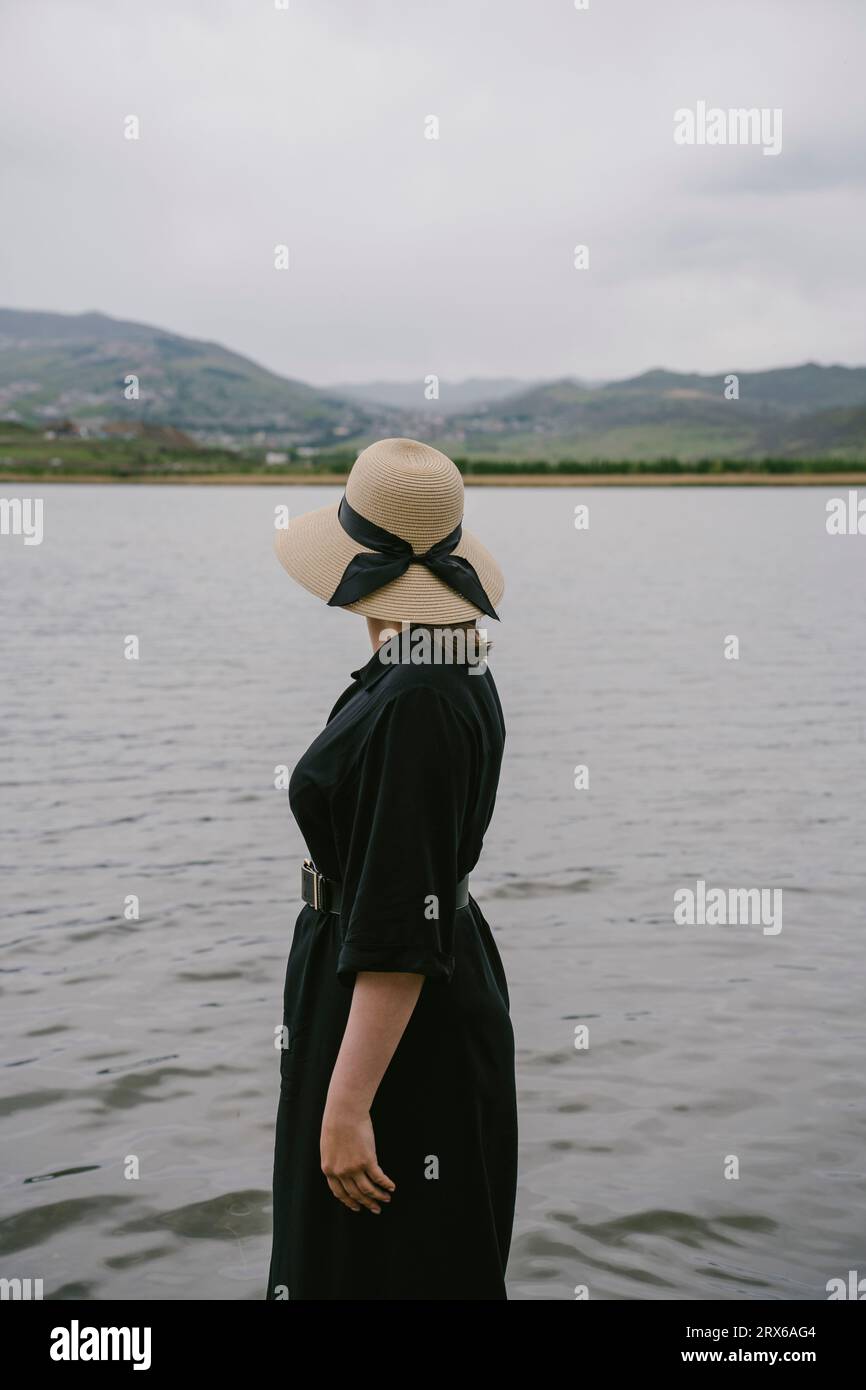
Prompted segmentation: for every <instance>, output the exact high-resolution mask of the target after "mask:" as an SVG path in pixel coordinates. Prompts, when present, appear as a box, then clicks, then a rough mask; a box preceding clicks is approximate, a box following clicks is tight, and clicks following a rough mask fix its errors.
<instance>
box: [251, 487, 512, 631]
mask: <svg viewBox="0 0 866 1390" xmlns="http://www.w3.org/2000/svg"><path fill="white" fill-rule="evenodd" d="M339 505H340V504H339V502H334V503H331V504H329V505H328V506H327V507H317V508H316V510H315V511H312V512H304V514H303V515H302V516H298V517H294V518H293V519H292V520H291V521H289V524H288V526H286V527H283V528H281V529H280V530H278V531H277V532H276V535H275V539H274V550H275V551H276V554H277V559H278V560H279V562H280V564H281V565H282V566H283V568H284V569H285V570H286V571H287V573H288V574H290V575H291V576H292V579H294V580H295V581H296V582H297V583H298V584H301V585H302V586H303V587H304V588H305V589H307V590H308V591H309V592H310V593H311V594H315V595H316V597H317V598H320V599H324V601H325V602H326V603H327V601H328V599H329V598H330V597H331V595H332V594H333V593H334V590H335V589H336V587H337V585H338V584H339V582H340V580H341V579H342V577H343V572H344V570H345V568H346V566H347V565H348V563H349V561H350V560H351V559H352V556H353V555H358V554H359V553H361V552H362V551H366V550H367V547H366V546H363V545H359V544H358V542H357V541H354V540H352V537H351V536H348V535H347V534H346V532H345V531H344V530H343V528H342V526H341V525H340V522H339V520H338V518H337V509H338V507H339ZM454 554H455V555H462V556H463V558H464V559H466V560H468V561H469V563H470V564H471V565H472V566H473V567H474V568H475V571H476V573H477V575H478V578H479V579H480V580H481V584H482V586H483V588H484V591H485V593H486V594H487V596H488V598H489V599H490V602H491V604H492V606H493V607H494V608H496V606H497V604H498V603H499V600H500V599H501V598H502V595H503V593H504V592H505V580H504V579H503V576H502V571H501V570H500V568H499V566H498V565H497V563H496V561H495V560H494V558H493V556H492V555H491V554H490V552H489V550H486V549H485V547H484V546H483V545H482V544H481V542H480V541H479V540H478V539H477V537H475V536H473V535H472V533H471V532H470V531H467V530H466V529H465V528H464V530H463V534H462V536H461V537H460V543H459V545H457V546H455V549H454ZM345 607H346V609H347V610H348V612H350V613H363V614H365V615H366V616H367V617H369V618H383V619H385V620H390V621H391V622H396V623H457V622H465V621H466V620H467V619H469V618H476V617H480V616H487V615H486V614H483V612H482V609H480V608H476V606H475V604H474V603H470V602H469V600H468V599H465V598H464V597H463V595H462V594H458V593H457V592H456V591H455V590H454V589H451V588H449V586H448V585H447V584H444V583H443V582H442V580H441V579H438V578H437V577H436V575H435V574H431V572H430V570H428V569H427V567H426V566H425V565H410V566H409V568H408V570H407V571H406V573H405V574H402V575H401V576H400V578H399V579H393V580H391V582H390V583H389V584H384V585H382V587H381V588H380V589H374V590H373V592H372V593H370V594H366V595H365V596H364V598H360V599H358V601H357V602H356V603H347V604H346V605H345Z"/></svg>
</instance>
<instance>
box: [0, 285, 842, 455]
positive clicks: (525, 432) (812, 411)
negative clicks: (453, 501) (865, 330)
mask: <svg viewBox="0 0 866 1390" xmlns="http://www.w3.org/2000/svg"><path fill="white" fill-rule="evenodd" d="M130 374H134V375H136V376H137V377H138V378H139V381H140V393H141V394H140V399H139V400H137V401H127V400H125V398H124V380H125V378H126V377H127V376H129V375H130ZM738 379H739V398H738V399H737V400H726V399H725V377H724V376H723V375H721V374H713V375H708V374H701V373H697V372H671V371H667V370H663V369H660V368H656V369H653V370H651V371H647V372H643V373H641V375H639V376H636V377H630V378H628V379H626V380H624V381H608V382H604V383H589V382H586V381H579V380H576V379H575V378H574V377H563V378H561V379H560V380H557V381H547V382H540V383H534V384H530V383H525V382H521V381H520V380H519V379H517V378H498V377H497V378H490V379H489V380H483V379H477V378H475V379H469V380H466V381H461V382H452V383H448V382H444V383H442V384H441V386H440V398H439V400H437V401H425V400H424V392H423V382H422V381H420V380H419V381H416V382H397V383H394V382H382V381H379V382H375V381H374V382H367V383H361V384H357V383H356V384H355V385H346V386H342V387H339V388H334V389H333V390H327V391H325V390H319V389H317V388H315V387H313V386H308V385H307V384H305V383H304V382H300V381H292V380H289V379H288V378H285V377H281V376H278V375H277V374H276V373H275V372H270V371H267V370H266V369H265V368H264V367H260V366H258V365H257V364H256V363H255V362H251V361H250V360H249V358H246V357H242V356H240V355H239V354H238V353H233V352H229V351H228V350H227V349H226V348H223V347H220V346H219V345H218V344H217V343H209V342H201V341H199V340H197V339H193V338H184V337H181V336H180V335H179V334H176V333H168V332H165V331H164V330H162V329H159V328H154V327H152V326H150V325H147V324H142V323H128V322H125V321H123V320H120V319H113V318H109V317H108V316H107V315H105V314H98V313H90V314H50V313H30V312H26V311H22V310H16V309H0V418H2V417H5V418H6V419H7V420H11V421H13V422H14V421H16V420H19V421H22V422H24V423H26V424H31V425H37V426H40V427H41V428H42V429H43V430H44V429H46V428H48V427H49V426H50V427H51V428H52V429H53V428H54V427H55V426H56V424H57V423H58V422H63V421H70V420H71V421H76V422H80V424H81V425H84V426H92V427H94V428H95V429H96V430H98V431H101V432H102V433H109V434H110V433H117V432H118V431H119V429H120V427H121V426H124V427H126V428H125V429H124V430H123V433H128V434H129V435H130V436H138V437H141V438H147V437H148V436H147V435H146V433H142V432H143V431H146V430H147V429H151V430H152V429H156V428H158V429H162V430H165V429H168V428H172V429H174V430H180V431H182V432H184V433H186V434H188V435H192V436H193V437H194V438H195V439H196V440H197V441H198V442H209V443H216V444H220V445H223V444H232V445H233V443H234V442H235V441H236V440H249V439H250V438H251V437H253V439H254V440H255V437H256V436H259V437H258V441H257V442H258V443H262V442H263V441H265V440H266V441H267V443H268V444H270V443H271V441H273V442H274V444H277V445H281V444H285V445H304V446H309V448H310V450H311V451H315V450H317V449H330V450H334V449H336V448H339V449H340V450H341V451H345V452H346V453H349V452H350V451H354V450H356V449H357V448H358V447H360V446H362V445H363V444H365V443H368V442H369V441H370V440H371V439H375V438H383V437H385V436H389V435H408V436H409V437H412V438H422V439H429V440H430V442H431V443H434V444H436V445H438V447H439V448H441V449H444V450H445V452H446V453H448V454H450V455H451V456H452V458H453V457H458V458H459V457H466V458H476V459H479V458H480V459H484V458H490V459H494V460H495V459H501V460H503V461H505V460H515V461H519V460H523V459H525V460H533V459H544V460H548V461H550V462H554V463H555V462H557V461H559V460H568V459H574V460H577V461H591V460H629V459H633V460H641V459H644V460H646V459H649V460H652V459H660V458H676V459H680V460H682V461H684V462H686V461H689V460H694V459H726V458H728V459H749V458H762V457H776V458H792V459H794V458H823V457H826V458H840V459H864V460H866V367H842V366H826V367H825V366H820V365H818V364H817V363H815V362H807V363H804V364H803V365H802V366H799V367H784V368H778V369H774V370H770V371H761V372H741V373H739V374H738ZM350 397H351V398H350ZM106 427H111V428H110V429H109V428H106Z"/></svg>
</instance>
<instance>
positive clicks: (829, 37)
mask: <svg viewBox="0 0 866 1390" xmlns="http://www.w3.org/2000/svg"><path fill="white" fill-rule="evenodd" d="M0 16H2V38H3V49H4V55H5V56H4V64H3V69H4V71H3V83H2V89H0V110H2V122H0V148H2V159H3V191H4V200H5V214H4V218H3V233H2V269H0V304H3V305H5V306H10V307H14V308H29V309H47V310H61V311H65V312H80V311H82V310H88V309H98V310H101V311H103V312H104V313H108V314H112V315H115V316H118V317H122V318H131V319H138V320H141V321H144V322H148V323H155V324H158V325H160V326H162V327H165V328H168V329H171V330H174V331H176V332H178V333H183V334H186V335H189V336H192V337H199V338H211V339H215V340H217V341H218V342H220V343H222V344H224V345H225V346H227V347H230V348H233V349H235V350H237V351H240V352H242V353H245V354H247V355H248V356H250V357H252V358H254V359H256V360H257V361H259V362H262V363H264V364H265V365H267V366H269V367H271V368H273V369H274V370H277V371H280V372H283V373H285V374H286V375H289V376H293V377H299V378H302V379H304V380H306V381H311V382H313V383H316V384H323V385H324V384H328V383H332V382H337V381H341V380H369V379H373V378H381V377H389V378H394V379H400V380H409V379H413V378H423V377H424V376H425V375H426V374H427V373H436V374H438V375H439V376H440V377H441V378H443V379H446V380H447V379H456V378H461V377H466V376H499V375H508V376H512V375H513V376H520V377H526V378H547V377H555V376H565V375H576V376H585V377H605V378H607V377H616V376H625V375H630V374H633V373H636V372H639V371H643V370H645V369H646V368H648V367H653V366H667V367H671V368H675V369H679V370H702V371H724V370H737V369H741V370H749V369H754V368H758V367H764V366H784V365H791V364H794V363H797V362H800V361H804V360H809V359H811V360H816V361H820V362H827V363H829V362H845V363H848V364H852V365H853V364H863V363H866V344H864V325H866V275H864V268H866V267H864V263H866V236H864V225H866V196H864V193H866V190H864V184H866V149H864V146H866V83H864V80H863V73H864V71H866V3H864V0H724V3H723V0H717V3H710V0H660V3H653V0H590V8H589V10H588V11H586V12H579V11H578V10H576V9H575V6H574V0H436V2H435V3H424V0H288V9H287V10H279V9H277V8H276V7H275V3H274V0H0ZM698 101H706V102H707V103H708V104H709V105H711V106H720V107H723V108H725V109H728V108H730V107H752V106H754V107H759V108H761V107H766V108H777V107H778V108H781V109H782V113H783V115H782V149H781V153H780V154H779V155H778V156H776V157H773V156H766V155H764V154H763V153H762V150H761V148H760V147H759V146H730V145H729V146H715V147H710V146H708V145H700V146H699V145H695V146H692V147H682V146H677V145H676V144H675V143H674V140H673V129H674V116H673V113H674V111H675V110H676V109H677V108H682V107H691V108H694V107H695V106H696V103H697V102H698ZM130 114H132V115H136V116H137V117H138V118H139V120H140V123H141V138H140V139H139V140H138V141H137V142H135V141H129V140H125V139H124V138H123V131H124V125H123V123H124V118H125V117H126V116H128V115H130ZM430 115H434V116H436V117H437V118H438V120H439V123H440V138H439V139H438V140H428V139H425V119H426V118H427V117H428V116H430ZM278 243H285V244H287V245H288V247H289V256H290V268H289V270H288V271H278V270H275V269H274V268H273V259H274V253H273V248H274V246H275V245H276V244H278ZM578 243H584V244H587V245H588V246H589V249H590V267H589V270H585V271H578V270H575V269H574V266H573V253H574V247H575V245H576V244H578Z"/></svg>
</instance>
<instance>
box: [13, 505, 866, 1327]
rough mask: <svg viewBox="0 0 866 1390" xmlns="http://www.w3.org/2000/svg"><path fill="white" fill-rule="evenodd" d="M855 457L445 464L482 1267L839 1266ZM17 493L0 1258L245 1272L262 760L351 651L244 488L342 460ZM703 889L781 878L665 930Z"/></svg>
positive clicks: (544, 1296) (859, 615)
mask: <svg viewBox="0 0 866 1390" xmlns="http://www.w3.org/2000/svg"><path fill="white" fill-rule="evenodd" d="M32 491H33V487H32V485H30V486H28V485H25V484H18V485H15V486H14V488H12V487H11V485H7V487H6V492H5V494H4V495H16V496H26V495H30V494H31V493H32ZM845 491H846V490H845V489H840V488H835V489H834V488H832V487H830V488H825V487H816V488H810V487H804V488H780V487H774V488H766V489H763V488H760V489H755V488H739V487H726V488H724V489H722V488H718V489H716V488H695V489H691V488H681V489H659V488H640V487H629V488H617V487H612V488H607V487H594V488H591V489H589V488H587V489H584V490H581V488H580V486H579V484H577V483H576V484H575V487H574V488H573V489H572V488H556V489H547V488H537V489H536V488H519V489H513V490H511V489H508V488H478V489H471V488H470V489H468V490H467V513H466V521H467V525H468V526H469V527H470V528H471V529H473V530H475V531H476V532H477V533H478V534H479V536H480V538H481V539H482V540H483V541H484V543H485V544H486V545H487V546H488V547H489V548H490V549H491V550H492V551H493V552H494V554H495V555H496V556H497V558H498V559H499V560H500V563H501V565H502V568H503V570H504V572H505V576H506V584H507V588H506V594H505V598H504V600H503V602H502V604H501V605H500V606H499V611H500V614H501V617H502V623H501V624H496V623H494V622H490V624H489V632H490V635H491V636H492V638H493V649H492V652H491V656H490V663H491V668H492V669H493V671H494V674H495V677H496V681H497V685H498V688H499V692H500V696H501V699H502V702H503V706H504V710H505V716H506V722H507V728H508V736H507V742H506V754H505V763H504V767H503V775H502V781H501V784H500V791H499V799H498V803H497V809H496V813H495V816H494V819H493V823H492V825H491V828H490V830H489V832H488V836H487V841H486V844H485V850H484V854H483V856H482V859H481V862H480V864H479V866H478V868H477V869H476V871H475V873H474V874H473V893H474V895H475V897H476V898H477V899H478V901H479V903H480V905H481V907H482V910H483V912H484V914H485V916H486V917H487V919H488V921H489V922H490V924H491V926H492V927H493V929H494V932H495V935H496V940H497V943H498V945H499V949H500V952H501V954H502V958H503V961H504V964H505V968H506V972H507V975H508V979H509V987H510V991H511V1002H512V1017H513V1020H514V1027H515V1033H516V1038H517V1046H518V1086H519V1101H520V1128H521V1150H520V1187H519V1193H518V1208H517V1217H516V1225H515V1233H514V1241H513V1245H512V1254H511V1262H510V1267H509V1296H510V1298H512V1299H526V1300H550V1299H554V1300H573V1299H574V1298H575V1290H576V1289H577V1288H584V1287H585V1289H586V1290H587V1292H588V1295H589V1297H590V1298H591V1299H701V1300H704V1299H718V1298H721V1299H730V1300H741V1299H797V1300H820V1299H825V1298H826V1297H827V1294H826V1285H827V1281H828V1280H829V1279H831V1278H837V1277H842V1278H846V1277H847V1272H848V1270H849V1269H858V1270H859V1271H860V1274H861V1275H866V1235H864V1221H863V1210H864V1197H866V1160H864V1154H866V1113H864V1094H863V1090H864V1088H863V1057H864V1047H866V1023H864V1017H866V1011H864V1002H866V1000H864V992H866V991H864V968H863V941H864V927H866V920H864V918H866V913H864V895H866V873H864V846H863V834H864V832H863V822H864V786H866V582H864V580H866V537H864V536H830V535H828V534H827V530H826V527H825V505H826V502H827V499H828V498H829V497H832V496H836V495H838V494H839V493H840V492H841V493H843V494H844V492H845ZM38 495H40V496H43V497H44V499H45V503H44V539H43V543H42V544H41V545H38V546H35V545H34V546H25V545H24V544H23V542H22V540H21V538H20V537H12V536H3V537H0V565H2V587H0V618H2V633H3V719H2V726H0V740H2V744H0V749H2V769H0V781H2V784H3V808H4V810H3V838H2V856H0V857H2V884H3V893H2V946H3V951H2V979H0V986H2V1002H3V1009H2V1025H0V1027H2V1042H3V1068H4V1082H5V1084H4V1086H3V1101H2V1112H3V1125H2V1148H3V1164H2V1181H0V1255H2V1258H0V1276H5V1277H7V1278H12V1277H16V1276H17V1277H21V1278H25V1277H31V1278H42V1279H43V1281H44V1291H45V1296H46V1298H55V1299H70V1298H87V1299H123V1300H132V1299H143V1300H149V1299H169V1300H181V1299H252V1300H259V1299H263V1298H264V1285H265V1280H266V1277H267V1269H268V1256H269V1249H270V1181H271V1164H272V1157H273V1126H274V1120H275V1117H276V1107H277V1100H278V1085H279V1058H278V1054H277V1053H276V1052H275V1051H274V1046H273V1037H274V1028H275V1027H276V1026H278V1025H279V1023H280V1018H281V992H282V985H283V977H284V973H285V962H286V956H287V953H288V948H289V943H290V938H291V930H292V926H293V923H294V919H295V916H296V915H297V912H298V910H299V902H298V891H297V878H298V863H299V859H300V857H301V856H302V854H303V846H302V844H301V841H300V838H299V835H298V832H297V829H296V827H295V825H294V822H293V821H292V820H291V817H290V814H289V810H288V804H287V798H286V794H285V792H284V791H278V790H276V789H275V787H274V776H275V771H274V770H275V768H276V767H277V766H279V765H281V764H287V765H288V766H289V767H291V766H292V764H293V762H294V761H295V759H296V758H297V757H298V755H299V754H300V753H301V752H302V751H303V750H304V748H305V747H306V746H307V744H308V743H309V742H310V741H311V740H312V738H313V737H314V736H315V734H316V733H317V732H318V730H319V729H320V727H321V725H322V723H323V722H324V720H325V718H326V716H327V713H328V711H329V710H330V708H331V706H332V705H333V703H334V701H335V700H336V697H337V695H338V694H339V693H340V692H341V691H342V690H343V689H344V687H345V686H346V685H348V684H349V682H350V676H349V672H350V671H351V670H353V669H355V668H357V667H358V666H359V665H361V664H363V662H364V661H366V660H367V658H368V656H369V654H370V648H369V643H368V638H367V634H366V628H365V624H364V622H363V620H362V619H361V618H359V617H357V616H356V615H353V614H347V613H343V612H338V611H335V610H331V609H328V608H326V607H325V606H324V605H323V604H322V603H320V602H318V601H317V600H315V599H314V598H313V597H312V596H310V595H307V594H306V593H304V591H303V590H301V589H299V588H298V587H297V586H296V585H294V584H293V583H292V582H291V580H290V579H289V578H288V576H287V575H286V574H285V573H284V572H283V570H282V569H281V567H280V566H279V565H278V563H277V561H276V559H275V558H274V556H273V554H272V551H271V542H272V530H273V515H274V507H275V506H276V505H277V504H279V503H281V502H285V503H287V504H288V505H289V507H290V508H291V509H292V511H293V512H295V511H305V510H308V509H309V508H312V507H316V506H321V505H323V504H324V503H326V502H328V501H336V499H337V496H338V493H337V492H336V491H335V490H334V489H327V488H312V487H311V488H298V487H280V486H278V485H275V486H273V487H266V486H262V487H226V488H219V487H213V488H208V487H195V486H153V487H137V486H129V487H124V486H87V485H81V486H72V485H63V484H57V485H46V486H45V487H44V488H42V490H41V492H40V493H39V494H38ZM581 502H585V503H586V504H587V505H588V507H589V526H588V529H584V530H577V529H575V526H574V507H575V505H576V504H577V503H581ZM130 636H135V637H137V638H138V642H139V659H138V660H127V659H125V656H124V644H125V640H126V639H127V638H128V637H130ZM731 638H737V639H738V643H739V655H738V658H737V659H731V654H732V650H733V644H732V643H731V641H730V640H728V639H731ZM726 651H727V653H728V654H727V655H726ZM578 767H585V768H586V769H587V771H586V773H585V774H583V775H582V776H577V778H576V775H575V769H576V768H578ZM576 780H577V781H578V782H579V783H585V782H587V781H588V786H585V785H580V786H579V787H576V786H575V781H576ZM699 881H700V882H703V883H705V884H706V885H707V891H709V890H710V889H711V888H721V889H724V890H728V889H750V888H759V889H767V890H772V889H779V890H781V892H782V899H781V901H782V902H783V905H784V911H783V916H782V919H781V923H780V925H781V929H780V930H778V931H773V932H770V931H766V930H765V929H764V928H763V927H762V925H761V924H760V923H755V922H752V923H742V924H735V925H718V924H710V925H702V924H695V925H688V924H681V923H677V922H676V921H675V920H674V895H675V893H677V892H678V890H681V889H686V888H691V889H692V890H695V888H696V885H697V883H698V882H699ZM133 895H134V896H135V897H136V898H137V899H138V903H139V917H138V920H135V919H134V918H132V919H127V918H126V917H125V916H124V909H125V904H126V903H127V902H128V901H129V900H130V899H131V898H132V896H133ZM582 1027H585V1028H586V1029H587V1032H586V1033H577V1034H576V1032H575V1030H576V1029H581V1028H582ZM576 1041H578V1042H580V1043H581V1044H583V1043H586V1042H588V1046H583V1045H581V1046H576V1045H575V1043H576Z"/></svg>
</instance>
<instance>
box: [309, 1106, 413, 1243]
mask: <svg viewBox="0 0 866 1390" xmlns="http://www.w3.org/2000/svg"><path fill="white" fill-rule="evenodd" d="M320 1151H321V1157H322V1172H323V1173H324V1174H325V1177H326V1178H327V1180H328V1186H329V1187H330V1189H331V1191H332V1192H333V1194H334V1196H335V1197H336V1198H337V1201H338V1202H342V1203H343V1206H344V1207H348V1208H349V1209H350V1211H360V1210H361V1207H362V1206H363V1207H366V1208H367V1209H368V1211H372V1212H374V1213H375V1214H376V1215H377V1216H378V1215H379V1213H380V1212H381V1210H382V1208H381V1206H380V1205H379V1203H380V1202H390V1200H391V1197H390V1194H391V1193H392V1192H393V1191H395V1184H394V1183H393V1182H392V1181H391V1179H390V1178H389V1177H388V1176H387V1174H386V1173H383V1172H382V1169H381V1168H380V1167H379V1164H378V1162H377V1160H376V1140H375V1136H374V1134H373V1123H372V1121H371V1119H370V1112H369V1110H363V1109H353V1108H352V1107H351V1106H350V1105H349V1104H347V1103H346V1102H345V1101H344V1100H341V1099H338V1098H337V1097H333V1098H332V1097H331V1095H330V1094H329V1096H328V1100H327V1103H326V1105H325V1113H324V1115H323V1117H322V1135H321V1143H320Z"/></svg>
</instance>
